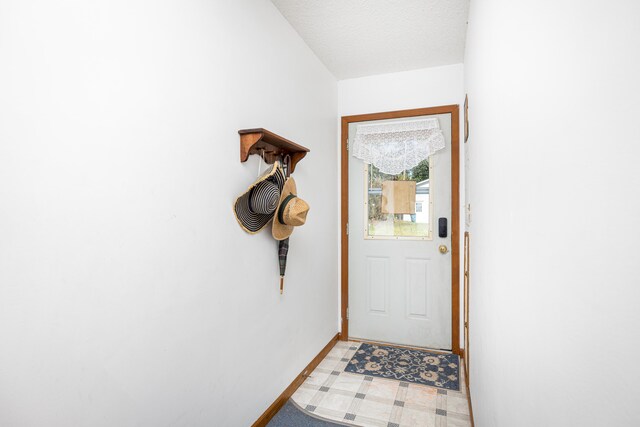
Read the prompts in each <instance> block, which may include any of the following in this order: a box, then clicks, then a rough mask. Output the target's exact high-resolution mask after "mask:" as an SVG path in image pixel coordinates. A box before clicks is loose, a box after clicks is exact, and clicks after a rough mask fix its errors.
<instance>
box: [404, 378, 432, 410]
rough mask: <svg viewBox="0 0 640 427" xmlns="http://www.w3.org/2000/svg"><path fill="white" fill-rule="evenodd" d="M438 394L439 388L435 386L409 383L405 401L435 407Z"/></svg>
mask: <svg viewBox="0 0 640 427" xmlns="http://www.w3.org/2000/svg"><path fill="white" fill-rule="evenodd" d="M437 395H438V390H437V389H435V388H433V387H424V386H418V385H415V384H409V388H408V390H407V395H406V397H405V402H407V403H412V404H415V405H421V406H426V407H429V408H435V407H436V398H437Z"/></svg>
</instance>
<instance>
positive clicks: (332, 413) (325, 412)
mask: <svg viewBox="0 0 640 427" xmlns="http://www.w3.org/2000/svg"><path fill="white" fill-rule="evenodd" d="M313 413H314V414H315V415H319V416H321V417H325V418H328V419H330V420H334V421H340V422H344V412H342V411H338V410H335V409H331V408H324V407H322V406H318V407H317V408H316V410H315V411H313Z"/></svg>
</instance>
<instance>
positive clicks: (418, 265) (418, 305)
mask: <svg viewBox="0 0 640 427" xmlns="http://www.w3.org/2000/svg"><path fill="white" fill-rule="evenodd" d="M405 262H406V265H405V271H406V274H407V290H406V294H407V301H406V306H407V317H409V318H412V319H416V320H420V319H428V318H429V314H428V310H427V301H428V296H427V295H428V294H429V292H428V289H427V285H428V275H427V265H428V263H429V260H427V259H408V260H406V261H405Z"/></svg>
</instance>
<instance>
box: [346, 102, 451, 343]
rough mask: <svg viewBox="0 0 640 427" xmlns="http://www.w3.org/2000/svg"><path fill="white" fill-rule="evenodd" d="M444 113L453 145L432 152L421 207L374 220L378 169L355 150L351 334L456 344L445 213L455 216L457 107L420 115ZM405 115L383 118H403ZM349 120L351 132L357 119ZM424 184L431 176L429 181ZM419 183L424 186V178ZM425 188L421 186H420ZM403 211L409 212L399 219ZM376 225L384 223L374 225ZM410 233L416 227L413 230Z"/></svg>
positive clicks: (352, 169) (447, 137)
mask: <svg viewBox="0 0 640 427" xmlns="http://www.w3.org/2000/svg"><path fill="white" fill-rule="evenodd" d="M422 117H425V118H426V117H429V118H433V117H436V118H438V120H439V122H440V128H441V130H442V131H443V133H444V135H445V141H446V148H445V149H443V150H440V151H438V152H436V153H435V154H434V155H432V156H431V159H430V168H429V178H428V180H427V181H428V183H426V186H425V185H422V187H423V189H422V190H419V189H418V190H417V191H418V194H417V195H416V214H414V215H400V216H393V218H394V220H393V221H391V225H389V222H388V221H387V222H386V223H384V222H381V223H379V224H375V225H373V226H372V224H371V218H370V216H371V212H370V210H369V209H370V207H369V204H371V203H372V200H373V198H372V196H371V195H372V194H377V193H375V191H377V189H373V188H371V187H372V185H367V183H373V180H374V178H372V176H373V175H372V172H373V171H372V170H371V169H369V167H368V166H367V165H365V164H364V162H363V161H362V160H359V159H356V158H354V157H352V156H351V155H349V229H350V231H349V236H348V239H349V303H348V305H349V330H350V333H349V336H350V337H352V338H359V339H364V340H371V341H381V342H389V343H395V344H403V345H410V346H418V347H428V348H435V349H451V252H447V253H446V254H441V253H440V252H439V251H438V247H439V246H440V245H446V246H447V248H449V249H450V248H451V230H450V229H449V230H448V235H447V237H446V238H440V237H438V226H437V221H438V218H442V217H444V218H447V220H448V223H449V224H451V221H452V217H451V114H450V113H446V114H437V115H430V116H421V117H413V118H412V119H419V118H422ZM401 120H407V119H406V118H403V119H392V120H381V121H376V123H379V122H385V121H401ZM368 123H371V122H361V123H350V124H349V138H350V139H352V138H353V135H355V130H356V126H358V124H368ZM422 183H423V184H425V181H422ZM418 187H421V186H420V185H418ZM420 191H421V192H422V193H420ZM398 217H400V218H402V219H403V220H402V221H398V220H397V218H398ZM425 221H428V222H429V224H428V225H429V227H431V230H432V232H431V233H430V235H428V236H426V237H424V235H423V237H419V238H411V237H393V236H383V237H381V238H378V237H377V236H374V237H372V234H375V233H377V232H378V231H380V230H382V231H383V232H384V233H387V231H388V229H389V227H391V230H394V229H396V230H397V227H398V222H400V223H401V225H402V227H411V226H416V227H418V226H419V227H421V228H420V230H421V231H420V232H421V233H423V232H424V226H425V225H424V222H425ZM372 227H377V228H376V229H375V230H374V231H373V232H372ZM409 234H410V233H409Z"/></svg>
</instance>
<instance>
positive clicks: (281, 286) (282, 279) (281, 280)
mask: <svg viewBox="0 0 640 427" xmlns="http://www.w3.org/2000/svg"><path fill="white" fill-rule="evenodd" d="M283 291H284V276H280V295H282V293H283Z"/></svg>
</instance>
